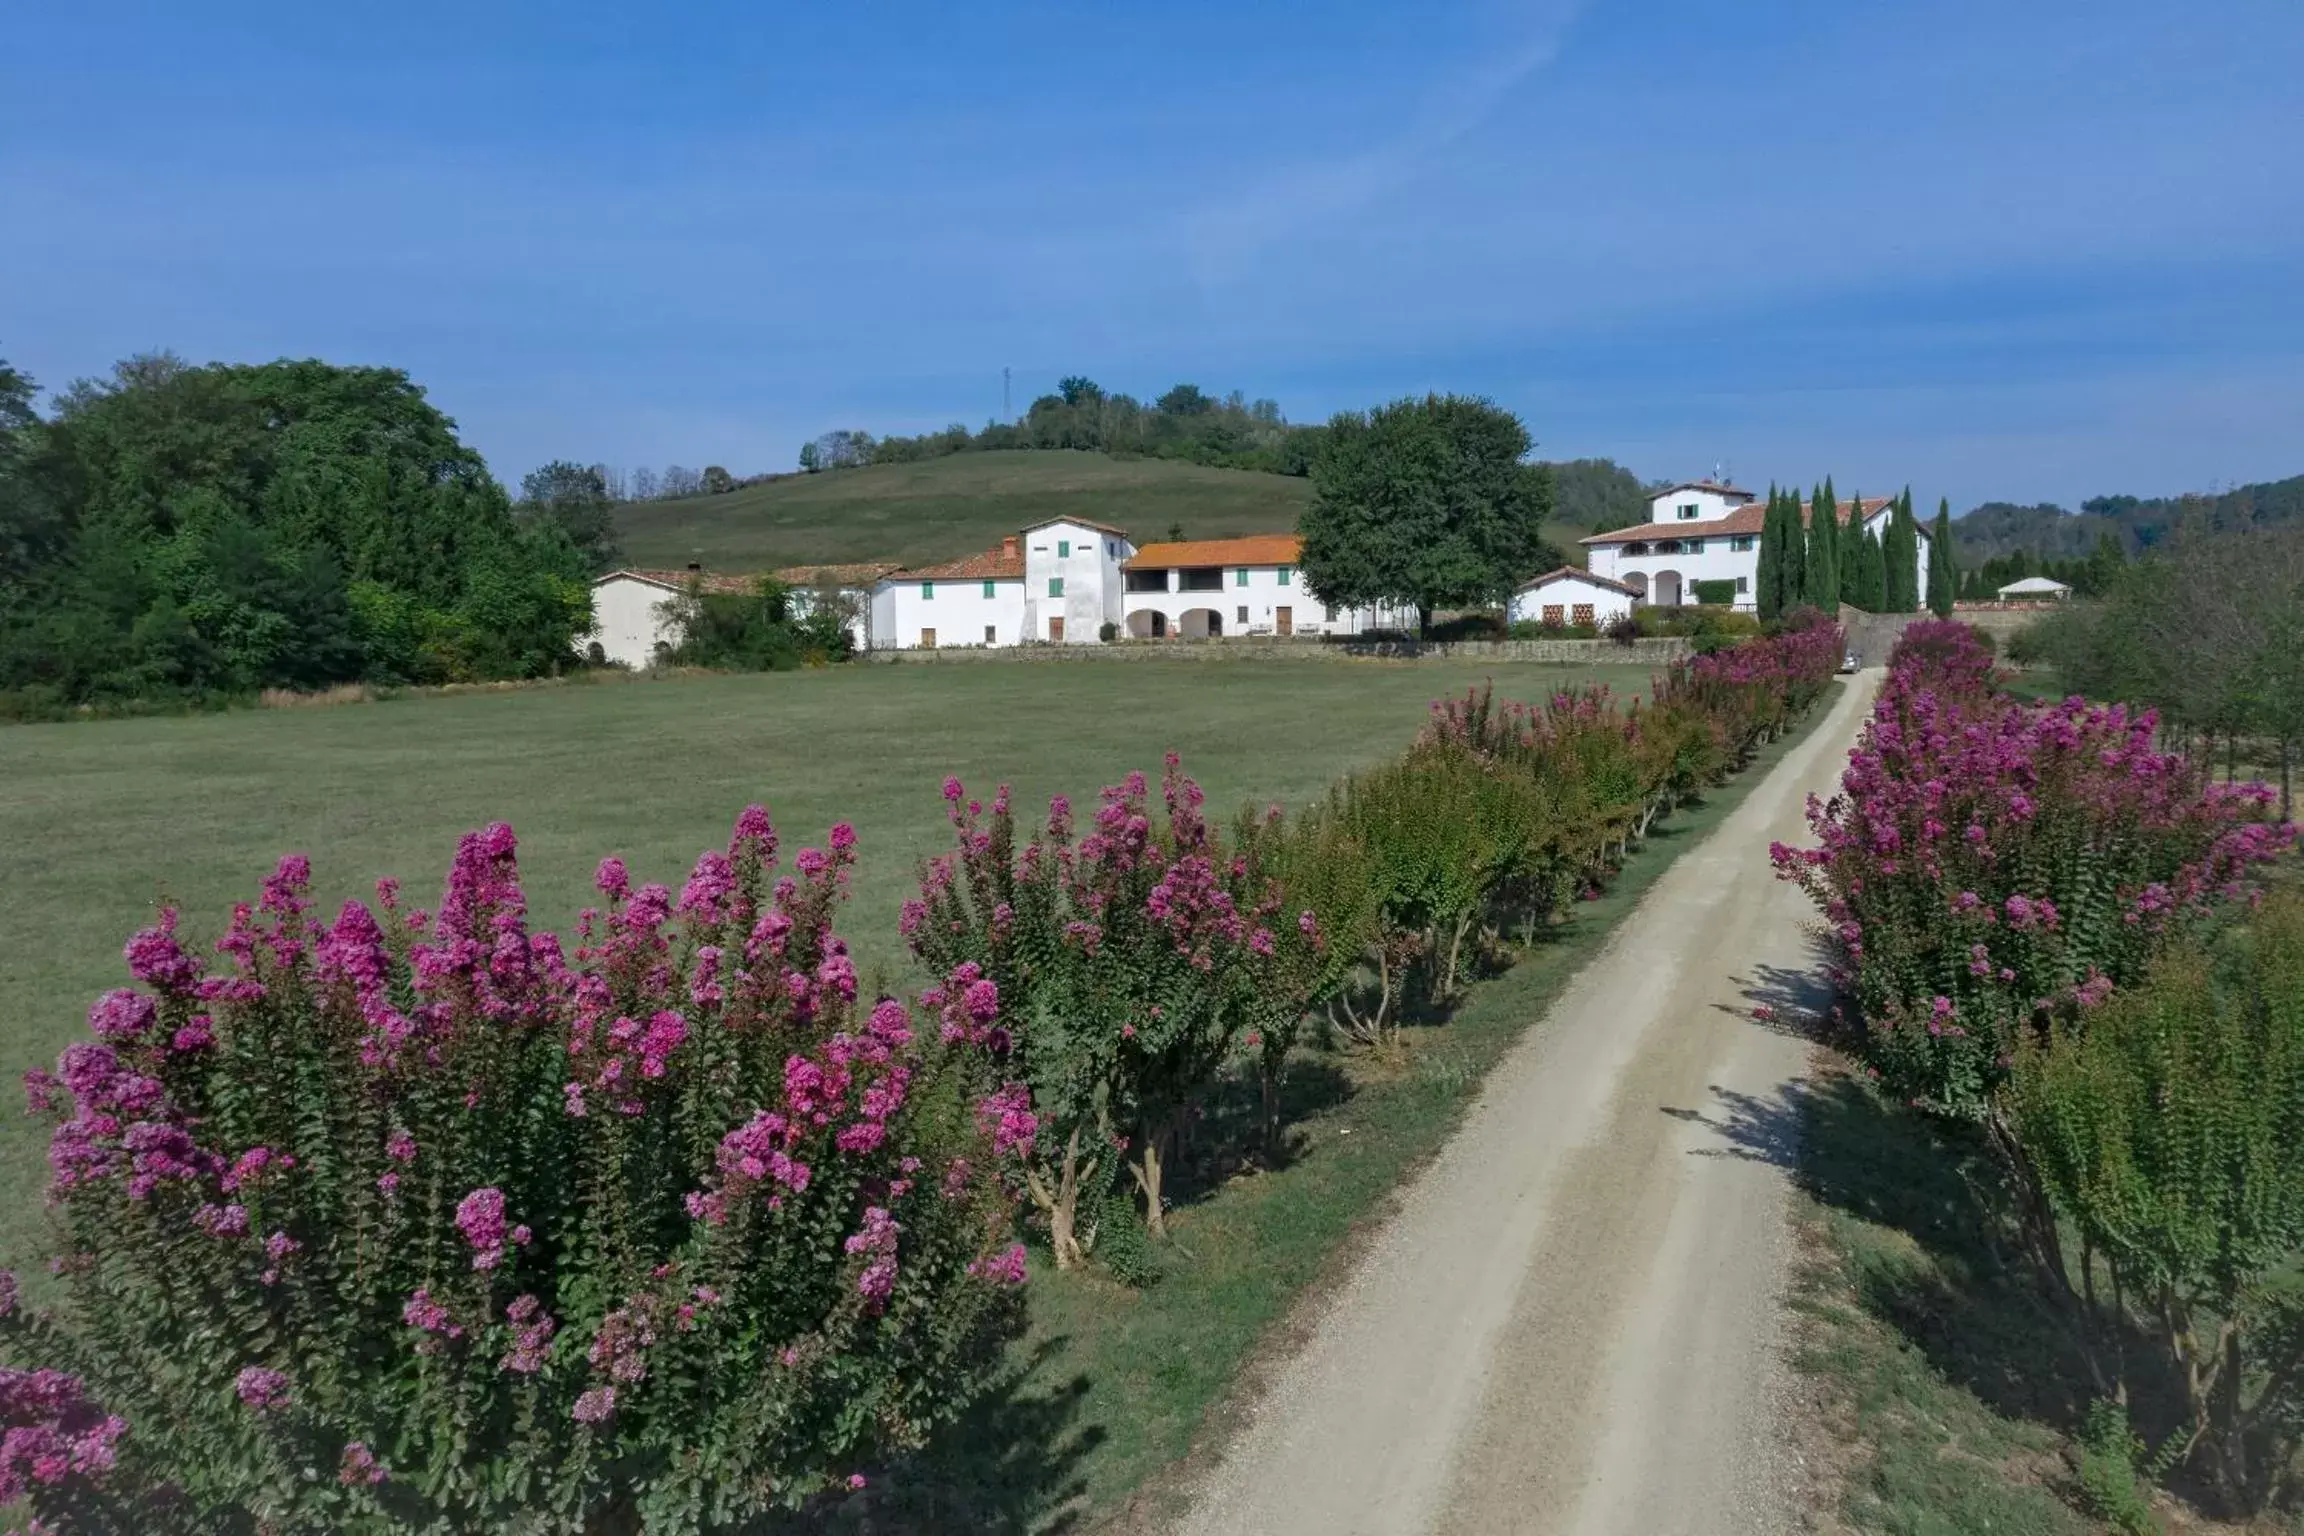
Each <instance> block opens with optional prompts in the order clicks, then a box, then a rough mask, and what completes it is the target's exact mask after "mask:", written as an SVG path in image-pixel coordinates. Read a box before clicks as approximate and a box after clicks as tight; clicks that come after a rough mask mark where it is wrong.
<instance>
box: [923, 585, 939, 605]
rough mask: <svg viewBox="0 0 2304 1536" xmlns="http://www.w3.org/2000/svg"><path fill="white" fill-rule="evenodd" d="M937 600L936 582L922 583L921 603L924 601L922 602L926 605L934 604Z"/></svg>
mask: <svg viewBox="0 0 2304 1536" xmlns="http://www.w3.org/2000/svg"><path fill="white" fill-rule="evenodd" d="M935 599H936V583H934V582H932V581H924V582H922V583H920V601H922V602H924V603H927V602H934V601H935Z"/></svg>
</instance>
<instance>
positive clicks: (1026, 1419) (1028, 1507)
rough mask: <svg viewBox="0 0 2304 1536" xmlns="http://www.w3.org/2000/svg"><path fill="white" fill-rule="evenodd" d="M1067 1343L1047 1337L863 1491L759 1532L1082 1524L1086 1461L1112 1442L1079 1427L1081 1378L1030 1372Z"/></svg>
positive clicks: (976, 1533) (812, 1534)
mask: <svg viewBox="0 0 2304 1536" xmlns="http://www.w3.org/2000/svg"><path fill="white" fill-rule="evenodd" d="M1065 1342H1066V1341H1065V1340H1063V1339H1060V1338H1057V1339H1044V1340H1042V1341H1041V1342H1040V1343H1039V1344H1038V1345H1037V1346H1036V1347H1035V1348H1034V1349H1033V1350H1032V1351H1031V1353H1030V1355H1029V1357H1027V1358H1025V1359H1023V1360H1021V1361H1018V1362H1016V1363H1014V1364H1012V1365H1010V1366H1008V1367H1007V1368H1005V1369H1004V1370H1003V1371H1002V1373H1001V1378H1000V1381H999V1383H998V1384H997V1385H996V1386H995V1387H994V1389H993V1390H992V1391H990V1392H988V1393H986V1394H985V1395H984V1396H983V1397H981V1398H979V1399H978V1400H977V1401H976V1402H975V1403H974V1404H972V1405H971V1406H970V1407H969V1408H968V1409H967V1410H966V1411H965V1412H963V1413H962V1414H961V1416H960V1417H959V1419H957V1420H956V1421H954V1422H953V1423H952V1424H950V1425H948V1426H946V1428H945V1429H944V1430H943V1431H942V1432H940V1433H939V1434H938V1435H936V1437H935V1438H934V1439H932V1440H931V1441H930V1442H929V1444H928V1445H927V1446H926V1447H925V1448H923V1449H922V1450H920V1451H918V1452H915V1453H913V1454H911V1455H907V1456H903V1457H899V1458H897V1459H895V1460H893V1461H891V1462H889V1463H888V1464H887V1465H885V1466H883V1467H880V1468H877V1469H875V1470H874V1471H873V1472H872V1473H871V1474H870V1475H869V1476H868V1477H867V1478H866V1481H865V1486H864V1487H863V1488H862V1489H861V1490H859V1491H858V1492H855V1493H851V1494H847V1495H844V1496H842V1497H839V1498H836V1499H830V1500H827V1501H826V1502H825V1503H824V1504H823V1505H822V1506H821V1507H818V1508H812V1509H810V1510H808V1511H806V1512H805V1513H802V1514H800V1515H796V1516H793V1517H791V1518H790V1520H789V1521H786V1522H780V1523H777V1524H775V1525H772V1526H768V1527H763V1528H762V1529H761V1530H760V1531H758V1532H757V1533H755V1536H770V1533H773V1536H946V1533H950V1532H955V1531H965V1532H970V1533H972V1536H1027V1533H1032V1536H1065V1533H1069V1532H1073V1531H1076V1530H1078V1529H1079V1527H1080V1520H1081V1518H1082V1516H1081V1513H1080V1508H1081V1502H1082V1500H1083V1498H1084V1496H1085V1495H1086V1493H1087V1481H1086V1479H1085V1478H1083V1477H1082V1476H1081V1475H1080V1465H1081V1463H1082V1462H1083V1461H1084V1460H1085V1459H1086V1458H1087V1456H1088V1455H1089V1454H1090V1453H1091V1452H1093V1451H1094V1450H1095V1449H1096V1448H1097V1447H1098V1446H1099V1445H1101V1444H1103V1442H1104V1441H1105V1439H1106V1438H1107V1432H1106V1431H1105V1429H1104V1427H1103V1426H1102V1425H1100V1424H1080V1423H1078V1422H1077V1421H1078V1419H1079V1416H1080V1411H1081V1403H1082V1401H1083V1400H1084V1399H1085V1398H1086V1397H1087V1394H1088V1387H1089V1382H1088V1378H1087V1377H1086V1376H1085V1375H1076V1376H1074V1377H1073V1378H1072V1379H1071V1380H1069V1381H1067V1382H1064V1383H1061V1384H1059V1385H1055V1386H1053V1387H1051V1386H1050V1385H1048V1384H1046V1383H1036V1382H1034V1381H1033V1379H1032V1378H1033V1376H1034V1374H1035V1372H1036V1371H1038V1370H1039V1369H1040V1368H1041V1367H1042V1366H1043V1365H1044V1364H1045V1363H1046V1362H1047V1361H1048V1360H1050V1359H1051V1358H1053V1357H1054V1356H1056V1355H1057V1354H1059V1353H1061V1352H1062V1350H1063V1348H1064V1345H1065Z"/></svg>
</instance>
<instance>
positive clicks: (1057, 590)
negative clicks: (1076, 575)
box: [1048, 576, 1064, 597]
mask: <svg viewBox="0 0 2304 1536" xmlns="http://www.w3.org/2000/svg"><path fill="white" fill-rule="evenodd" d="M1048 595H1049V596H1050V597H1062V596H1063V595H1064V578H1063V577H1061V576H1051V577H1049V578H1048Z"/></svg>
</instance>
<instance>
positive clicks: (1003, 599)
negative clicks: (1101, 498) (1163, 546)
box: [872, 518, 1136, 650]
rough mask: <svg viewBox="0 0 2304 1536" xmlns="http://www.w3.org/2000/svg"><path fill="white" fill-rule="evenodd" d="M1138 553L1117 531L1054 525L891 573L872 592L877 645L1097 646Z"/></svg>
mask: <svg viewBox="0 0 2304 1536" xmlns="http://www.w3.org/2000/svg"><path fill="white" fill-rule="evenodd" d="M1135 552H1136V546H1135V545H1134V544H1131V543H1130V542H1129V541H1128V535H1127V533H1126V532H1125V531H1124V530H1122V529H1119V528H1112V527H1107V526H1106V525H1105V524H1102V523H1091V522H1088V521H1086V520H1085V519H1081V518H1055V519H1052V520H1050V521H1048V522H1045V523H1040V524H1036V525H1035V526H1033V527H1030V528H1027V529H1025V530H1024V531H1023V532H1022V533H1019V534H1014V535H1011V536H1010V537H1008V538H1005V539H1002V540H1001V541H1000V544H999V547H998V548H996V549H990V550H986V551H985V552H984V553H982V554H980V555H970V556H968V557H967V558H966V559H964V560H952V561H947V562H946V563H944V564H942V565H932V566H920V567H917V568H914V569H911V570H900V571H895V572H892V573H890V574H888V575H887V576H885V577H884V578H883V579H882V580H881V581H880V583H879V584H878V585H877V586H876V587H874V588H873V592H872V635H873V644H874V645H876V646H880V647H882V648H885V649H896V650H920V649H927V650H933V649H935V648H937V647H939V646H947V645H1017V644H1021V643H1023V642H1025V641H1033V640H1039V641H1046V642H1048V643H1050V644H1055V645H1094V644H1095V643H1096V642H1097V641H1098V640H1099V639H1100V638H1101V632H1102V630H1103V627H1104V626H1105V625H1106V624H1112V625H1118V624H1119V623H1120V621H1121V603H1120V569H1121V565H1122V563H1123V562H1124V561H1126V560H1127V558H1128V557H1129V556H1130V555H1132V554H1134V553H1135Z"/></svg>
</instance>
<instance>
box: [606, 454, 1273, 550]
mask: <svg viewBox="0 0 2304 1536" xmlns="http://www.w3.org/2000/svg"><path fill="white" fill-rule="evenodd" d="M1311 498H1312V483H1311V482H1310V481H1309V480H1305V479H1301V478H1298V477H1294V476H1289V475H1271V474H1258V473H1254V472H1251V471H1248V470H1238V469H1203V468H1201V467H1200V466H1198V465H1196V464H1182V463H1177V462H1175V461H1173V460H1168V459H1115V458H1109V457H1107V456H1105V455H1104V454H1101V453H1084V452H1076V451H1068V450H1063V449H1015V450H1003V451H996V452H988V453H960V454H952V455H950V456H948V457H945V458H940V459H928V460H924V461H922V462H919V463H914V464H887V465H877V466H873V467H870V468H865V469H842V470H828V471H825V472H824V473H821V474H814V475H794V476H791V477H788V478H786V479H781V480H772V481H769V482H767V483H766V484H763V485H754V486H747V487H745V488H744V489H742V490H738V491H732V492H729V493H728V494H726V495H723V496H690V497H684V498H682V499H680V500H678V501H643V502H628V503H626V504H625V505H624V506H622V507H620V508H619V509H618V511H617V534H618V537H619V538H620V539H621V541H622V543H623V548H624V555H625V560H626V563H627V564H630V565H635V566H640V567H644V568H645V567H671V568H677V567H679V566H682V565H685V564H687V563H688V562H690V561H695V562H696V563H698V564H700V565H702V566H704V567H705V568H707V569H709V570H723V571H746V570H768V569H773V568H775V567H778V566H785V565H799V564H805V563H807V562H809V561H823V562H826V563H828V564H829V563H837V562H844V561H860V560H892V561H897V562H901V563H903V564H907V565H923V564H928V563H931V562H933V561H937V560H948V559H953V558H956V557H958V556H961V555H965V554H970V553H973V552H974V551H976V550H980V549H986V548H989V547H990V546H992V545H993V544H995V543H997V542H999V539H1000V536H1001V535H1002V534H1004V533H1014V532H1015V531H1016V530H1017V529H1019V528H1025V527H1029V526H1031V525H1032V524H1034V523H1039V522H1044V521H1046V520H1047V519H1049V518H1053V517H1080V518H1087V519H1090V520H1092V521H1095V522H1100V523H1109V524H1111V525H1112V526H1114V527H1117V528H1123V529H1125V530H1127V531H1128V533H1129V534H1131V535H1132V536H1133V537H1134V538H1135V540H1136V542H1138V543H1139V544H1144V543H1150V542H1151V541H1153V540H1155V539H1163V538H1166V537H1167V536H1168V530H1169V527H1170V526H1171V525H1172V524H1181V525H1182V526H1183V529H1184V531H1185V533H1186V534H1187V535H1188V536H1190V537H1192V538H1196V539H1206V538H1223V537H1227V536H1230V535H1234V534H1243V533H1276V532H1283V531H1286V530H1289V529H1293V528H1294V527H1295V526H1296V515H1297V513H1298V512H1299V511H1301V510H1302V509H1303V507H1304V506H1305V505H1306V503H1308V502H1309V501H1310V500H1311Z"/></svg>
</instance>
